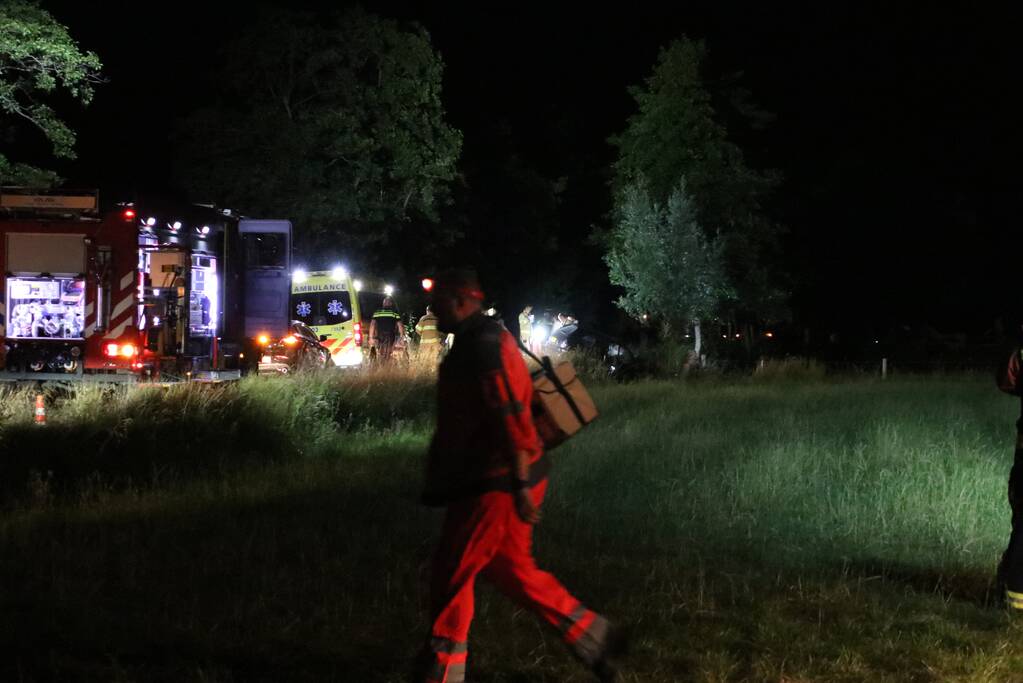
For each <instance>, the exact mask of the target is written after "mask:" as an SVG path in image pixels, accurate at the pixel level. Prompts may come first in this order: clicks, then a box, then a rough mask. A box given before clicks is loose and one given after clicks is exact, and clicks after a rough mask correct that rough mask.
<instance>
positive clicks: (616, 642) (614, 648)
mask: <svg viewBox="0 0 1023 683" xmlns="http://www.w3.org/2000/svg"><path fill="white" fill-rule="evenodd" d="M629 640H630V638H629V633H628V631H627V630H626V629H624V628H622V627H620V626H614V625H611V626H610V627H609V628H608V631H607V637H606V639H605V640H604V651H603V652H602V653H601V654H600V659H598V660H597V661H596V662H594V663H593V666H592V667H590V670H591V671H592V672H593V675H594V676H596V677H597V680H598V681H600V683H615V681H617V680H618V669H616V668H615V666H614V665H613V664H612V663H611V660H613V659H618V658H619V657H624V656H625V655H626V654H628V652H629Z"/></svg>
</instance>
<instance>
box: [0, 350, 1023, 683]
mask: <svg viewBox="0 0 1023 683" xmlns="http://www.w3.org/2000/svg"><path fill="white" fill-rule="evenodd" d="M804 370H805V368H804ZM814 375H815V372H814V371H813V370H812V369H811V370H810V371H809V372H804V371H802V370H794V369H791V368H774V369H771V370H769V371H764V372H763V373H760V374H759V375H754V376H753V377H751V378H732V379H721V378H711V377H706V376H703V377H697V378H694V379H692V380H690V381H684V382H683V381H644V382H634V383H629V384H613V383H592V385H593V394H594V397H595V398H596V400H597V403H598V405H599V406H600V408H601V410H602V415H601V417H600V419H599V420H598V421H597V422H595V423H594V424H593V425H592V426H591V427H589V428H587V429H586V430H584V431H583V432H582V433H581V434H580V435H579V436H578V437H576V438H575V439H573V440H572V441H571V442H569V443H568V444H566V445H565V446H563V447H562V448H560V449H558V450H557V451H555V452H554V458H555V471H554V473H553V475H552V477H553V478H552V490H551V495H550V497H549V500H548V503H547V505H546V511H545V517H544V521H543V522H542V523H541V526H540V527H539V530H538V534H537V555H538V558H539V560H540V562H541V564H542V565H543V566H546V567H548V568H550V569H552V570H553V571H555V572H556V573H557V574H558V575H559V576H560V577H561V578H562V579H563V580H564V581H565V583H566V584H568V585H569V586H570V587H571V588H572V590H573V591H574V592H576V593H577V594H578V596H579V597H580V598H582V599H583V600H585V601H586V602H588V603H589V604H591V605H592V606H594V607H595V608H597V609H600V610H602V611H605V612H607V613H608V614H609V615H611V616H612V617H614V618H617V619H619V620H621V621H623V622H626V623H629V624H630V625H631V626H632V627H633V630H634V633H635V648H634V653H633V654H632V655H631V657H630V658H629V660H628V661H627V663H626V667H625V680H626V681H635V682H639V681H644V682H654V683H662V682H663V683H668V682H669V681H671V682H675V681H703V682H708V683H709V682H724V681H729V682H737V681H775V682H780V681H787V682H796V681H800V682H803V681H829V682H830V681H870V682H871V683H874V682H878V681H892V682H895V681H899V682H901V681H963V682H965V681H990V682H992V683H993V682H996V681H997V682H1004V681H1014V680H1023V639H1021V636H1023V631H1021V629H1020V626H1019V625H1018V624H1016V623H1013V622H1011V621H1010V620H1009V619H1008V617H1007V616H1006V614H1005V612H1004V611H1003V610H1001V609H999V608H998V607H996V606H995V605H994V599H993V598H994V595H993V592H992V585H991V578H992V575H993V573H994V569H995V566H996V564H997V561H998V556H999V553H1000V552H1001V549H1002V547H1003V545H1004V542H1005V540H1006V538H1007V535H1008V527H1009V519H1008V508H1007V504H1006V502H1005V479H1006V476H1007V473H1008V469H1009V466H1010V464H1011V459H1012V440H1013V420H1014V419H1015V417H1016V411H1017V409H1018V406H1017V405H1016V403H1015V402H1014V401H1011V400H1008V399H1006V398H1004V397H1001V396H999V395H998V393H997V392H996V391H995V390H994V387H993V386H992V385H991V382H990V380H989V378H987V377H976V376H949V377H935V378H927V377H914V378H892V379H889V380H888V381H885V382H882V381H880V380H872V379H854V380H853V379H842V378H834V377H827V378H822V377H817V376H814ZM33 398H34V394H33V393H32V392H29V391H24V390H22V391H15V392H6V393H4V394H3V395H2V398H0V453H3V458H2V462H0V472H2V481H3V483H4V498H3V505H4V511H3V514H2V516H0V652H2V655H3V657H2V658H0V680H12V681H44V680H60V681H93V680H103V681H205V682H209V681H218V682H226V681H347V680H353V681H354V680H360V681H395V682H397V681H401V680H404V676H405V673H406V670H407V667H408V662H409V661H410V659H411V656H412V654H413V652H414V650H415V649H416V647H417V646H418V645H419V643H420V638H421V636H422V634H423V632H424V629H425V580H426V575H427V572H428V566H429V558H430V553H431V549H432V544H433V538H434V534H435V533H436V530H437V526H438V524H439V520H440V517H439V513H438V512H437V511H434V510H429V509H426V508H423V507H421V506H420V505H418V503H417V496H418V485H419V475H420V466H421V456H422V452H423V450H424V449H425V447H426V444H427V441H428V438H429V433H430V424H431V412H432V403H433V391H432V383H431V380H430V378H429V377H428V376H421V377H419V376H407V375H405V374H384V373H370V374H366V375H343V376H342V375H318V376H307V377H293V378H285V379H279V380H278V379H252V380H246V381H244V382H241V383H238V384H234V385H227V386H201V385H183V386H177V387H170V388H155V387H150V388H136V389H99V388H86V389H84V390H80V391H76V392H73V393H59V392H55V391H51V395H50V396H49V405H50V408H49V411H48V421H47V424H46V426H45V427H38V426H36V425H34V424H32V400H33ZM478 595H479V597H480V600H479V602H478V605H477V607H478V619H477V621H476V622H474V631H473V634H472V636H471V648H472V650H471V655H470V666H471V671H470V674H471V675H475V676H476V680H480V681H488V682H490V681H493V682H497V681H509V682H510V681H520V682H521V681H535V682H539V681H586V680H589V678H588V677H587V676H586V675H585V674H584V673H583V672H582V671H581V670H580V669H579V668H578V667H577V665H576V664H575V663H574V662H573V661H572V660H571V659H570V657H569V656H568V655H567V654H566V653H565V652H564V651H563V650H562V648H561V646H560V644H559V643H558V641H557V638H556V636H555V634H554V633H552V632H551V631H549V630H547V629H546V628H543V627H541V626H540V625H539V624H537V622H536V621H535V620H534V619H533V617H532V616H531V615H529V614H527V613H525V612H523V611H522V610H519V609H516V608H515V607H513V606H511V605H509V604H508V603H507V602H506V601H504V600H503V599H495V597H494V595H493V593H492V590H491V589H490V588H489V587H481V588H480V589H479V590H478Z"/></svg>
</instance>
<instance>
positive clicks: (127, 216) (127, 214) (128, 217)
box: [121, 209, 135, 221]
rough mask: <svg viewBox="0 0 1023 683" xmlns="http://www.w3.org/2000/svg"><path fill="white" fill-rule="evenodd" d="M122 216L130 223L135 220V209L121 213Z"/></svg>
mask: <svg viewBox="0 0 1023 683" xmlns="http://www.w3.org/2000/svg"><path fill="white" fill-rule="evenodd" d="M121 215H122V216H123V217H124V220H126V221H130V220H131V219H132V218H135V209H125V210H124V211H122V212H121Z"/></svg>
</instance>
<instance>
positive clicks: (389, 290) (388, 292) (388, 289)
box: [384, 285, 394, 296]
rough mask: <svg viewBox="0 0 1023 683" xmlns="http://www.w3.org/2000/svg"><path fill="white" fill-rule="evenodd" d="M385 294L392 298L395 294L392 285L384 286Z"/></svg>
mask: <svg viewBox="0 0 1023 683" xmlns="http://www.w3.org/2000/svg"><path fill="white" fill-rule="evenodd" d="M384 294H385V295H386V296H391V295H392V294H394V287H392V286H391V285H384Z"/></svg>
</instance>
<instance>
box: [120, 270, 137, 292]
mask: <svg viewBox="0 0 1023 683" xmlns="http://www.w3.org/2000/svg"><path fill="white" fill-rule="evenodd" d="M134 281H135V273H134V271H132V272H131V273H128V274H127V275H125V276H124V277H122V278H121V289H126V288H127V287H130V286H131V284H132V283H133V282H134Z"/></svg>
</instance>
